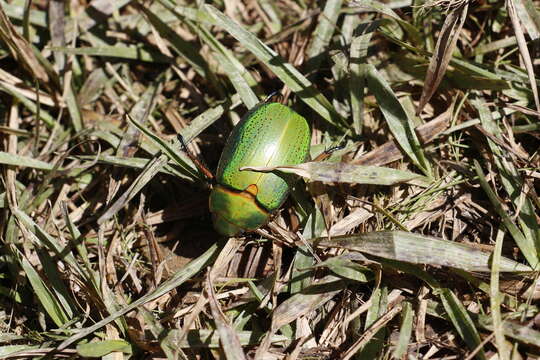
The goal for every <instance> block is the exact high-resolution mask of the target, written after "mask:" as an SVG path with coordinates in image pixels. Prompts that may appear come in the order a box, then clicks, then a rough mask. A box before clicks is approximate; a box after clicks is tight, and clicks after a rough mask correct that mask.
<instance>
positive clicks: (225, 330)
mask: <svg viewBox="0 0 540 360" xmlns="http://www.w3.org/2000/svg"><path fill="white" fill-rule="evenodd" d="M206 292H207V294H208V303H209V304H210V311H211V312H212V316H213V318H214V322H215V323H216V327H217V330H218V333H219V340H220V342H221V345H222V346H223V352H224V353H225V357H226V358H227V359H238V360H241V359H246V355H245V354H244V351H243V350H242V345H241V344H240V340H239V339H238V335H237V334H236V332H235V331H234V328H233V327H232V326H231V324H230V321H229V319H228V318H227V316H225V314H224V313H223V312H222V311H221V308H220V307H219V303H218V301H217V299H216V293H215V292H214V285H213V284H212V280H211V275H210V271H209V272H208V274H207V276H206Z"/></svg>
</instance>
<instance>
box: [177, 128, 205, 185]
mask: <svg viewBox="0 0 540 360" xmlns="http://www.w3.org/2000/svg"><path fill="white" fill-rule="evenodd" d="M177 137H178V141H179V142H180V144H181V145H182V151H184V152H185V153H186V155H187V156H188V157H189V159H190V160H191V161H193V163H194V164H195V166H196V167H197V169H199V171H200V172H202V173H203V175H204V176H205V177H206V178H207V179H208V180H210V181H212V180H214V174H212V172H211V171H210V169H208V167H207V166H206V165H205V164H204V163H203V162H202V161H201V160H200V159H199V158H198V157H197V156H195V154H193V153H192V152H191V150H189V149H188V147H187V144H186V142H185V141H184V137H183V136H182V135H180V134H178V136H177Z"/></svg>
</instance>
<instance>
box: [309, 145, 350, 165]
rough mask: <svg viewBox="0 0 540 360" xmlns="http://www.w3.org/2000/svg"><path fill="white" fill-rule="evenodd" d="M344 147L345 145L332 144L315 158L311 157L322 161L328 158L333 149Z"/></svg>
mask: <svg viewBox="0 0 540 360" xmlns="http://www.w3.org/2000/svg"><path fill="white" fill-rule="evenodd" d="M344 148H345V145H337V146H332V147H331V148H328V149H326V150H324V151H323V152H322V153H320V154H319V155H318V156H317V157H316V158H315V159H313V161H324V160H326V159H328V158H329V157H330V155H331V154H332V153H333V152H334V151H337V150H341V149H344Z"/></svg>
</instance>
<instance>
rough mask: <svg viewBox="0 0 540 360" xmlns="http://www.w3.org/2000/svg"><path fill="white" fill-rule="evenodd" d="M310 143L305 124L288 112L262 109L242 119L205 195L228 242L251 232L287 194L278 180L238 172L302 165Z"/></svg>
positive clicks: (267, 105)
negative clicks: (246, 232)
mask: <svg viewBox="0 0 540 360" xmlns="http://www.w3.org/2000/svg"><path fill="white" fill-rule="evenodd" d="M310 143H311V132H310V129H309V126H308V123H307V121H306V119H304V118H303V117H302V116H300V115H298V114H297V113H296V112H294V111H293V110H292V109H290V108H288V107H287V106H284V105H281V104H279V103H265V104H262V105H259V106H257V107H255V108H254V109H252V110H251V111H250V112H249V113H248V114H246V115H245V116H244V117H243V118H242V120H241V121H240V122H239V123H238V124H237V125H236V126H235V128H234V129H233V131H232V132H231V134H230V135H229V138H228V139H227V143H226V144H225V148H224V150H223V153H222V154H221V158H220V160H219V165H218V170H217V174H216V182H217V184H218V186H216V187H215V188H214V190H212V194H211V195H210V211H211V212H212V213H213V216H214V227H215V228H216V230H217V231H218V232H220V233H222V234H224V235H228V236H232V235H236V234H237V233H239V232H241V231H245V230H248V231H249V230H255V229H256V228H258V227H260V226H262V225H264V223H265V222H267V221H268V219H269V217H270V214H271V213H272V212H273V211H275V210H277V209H278V208H279V207H280V206H281V205H282V204H283V202H284V201H285V199H286V198H287V195H288V193H289V186H288V184H287V182H286V181H285V180H284V179H283V178H281V177H279V176H277V175H274V174H272V173H258V172H254V171H240V170H239V169H240V168H242V167H246V166H275V165H295V164H299V163H302V162H304V161H305V160H306V159H307V158H308V154H309V145H310ZM248 187H249V189H248Z"/></svg>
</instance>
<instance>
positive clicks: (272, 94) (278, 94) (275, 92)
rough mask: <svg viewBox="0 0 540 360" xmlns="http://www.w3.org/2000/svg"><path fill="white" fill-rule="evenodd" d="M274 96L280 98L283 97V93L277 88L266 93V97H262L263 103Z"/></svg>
mask: <svg viewBox="0 0 540 360" xmlns="http://www.w3.org/2000/svg"><path fill="white" fill-rule="evenodd" d="M275 96H279V97H280V98H281V99H283V94H282V93H281V92H280V91H279V90H276V91H274V92H272V93H271V94H270V95H268V96H267V97H266V99H264V101H263V103H265V104H266V103H268V102H270V100H272V98H273V97H275Z"/></svg>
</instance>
